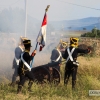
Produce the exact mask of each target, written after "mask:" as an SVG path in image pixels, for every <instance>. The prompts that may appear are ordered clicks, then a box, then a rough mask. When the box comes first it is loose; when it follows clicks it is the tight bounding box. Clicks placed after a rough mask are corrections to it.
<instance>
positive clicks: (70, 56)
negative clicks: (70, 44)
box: [66, 48, 75, 62]
mask: <svg viewBox="0 0 100 100" xmlns="http://www.w3.org/2000/svg"><path fill="white" fill-rule="evenodd" d="M74 50H75V48H73V49H72V50H71V52H70V51H69V48H67V52H68V55H69V56H68V58H67V60H66V62H67V61H68V60H69V59H70V60H71V61H73V58H72V53H73V52H74Z"/></svg>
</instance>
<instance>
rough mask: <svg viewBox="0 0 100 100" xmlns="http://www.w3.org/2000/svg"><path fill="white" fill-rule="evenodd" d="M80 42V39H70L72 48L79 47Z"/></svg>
mask: <svg viewBox="0 0 100 100" xmlns="http://www.w3.org/2000/svg"><path fill="white" fill-rule="evenodd" d="M78 41H79V39H78V38H75V37H71V38H70V44H71V45H72V46H78Z"/></svg>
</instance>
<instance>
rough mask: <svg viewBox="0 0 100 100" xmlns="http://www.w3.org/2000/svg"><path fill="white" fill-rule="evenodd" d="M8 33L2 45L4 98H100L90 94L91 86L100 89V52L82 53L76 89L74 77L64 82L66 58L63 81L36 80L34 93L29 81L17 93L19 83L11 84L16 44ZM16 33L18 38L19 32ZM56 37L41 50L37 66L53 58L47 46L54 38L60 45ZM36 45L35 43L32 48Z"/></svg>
mask: <svg viewBox="0 0 100 100" xmlns="http://www.w3.org/2000/svg"><path fill="white" fill-rule="evenodd" d="M76 33H78V32H76ZM80 33H81V32H79V34H77V35H76V34H74V33H73V32H72V33H71V34H69V35H70V36H75V35H76V36H80ZM66 34H67V33H66ZM3 36H4V35H3ZM67 36H68V34H67ZM4 37H5V38H4ZM4 37H3V38H0V41H1V42H2V43H1V45H0V100H100V96H89V90H100V56H93V57H90V56H89V55H85V56H79V57H78V61H79V62H80V66H79V67H78V72H77V84H76V90H75V91H72V89H71V78H70V80H69V83H68V86H64V84H63V77H64V68H65V63H64V62H63V63H62V65H61V72H60V74H61V81H60V84H59V85H58V86H54V85H53V84H44V85H40V84H36V83H34V84H33V86H32V90H33V92H31V93H30V92H28V91H27V82H26V83H25V85H24V88H23V91H22V94H16V91H17V85H16V86H15V87H14V88H13V87H10V86H8V84H9V83H10V82H11V77H12V74H13V69H12V60H13V58H14V49H15V44H14V43H13V42H12V40H11V38H10V36H9V38H10V39H8V37H7V36H4ZM13 37H14V38H15V36H13ZM17 40H18V37H17ZM13 41H14V40H13ZM34 41H35V40H34ZM55 41H56V40H55ZM55 41H51V40H50V39H49V40H48V42H47V43H48V44H47V45H46V47H45V48H44V49H43V51H42V52H38V51H37V54H36V57H35V58H34V63H33V67H36V66H38V65H42V64H47V63H48V62H50V54H51V50H49V49H47V47H48V45H49V44H50V43H52V42H54V44H53V46H56V45H55V44H57V43H58V41H56V42H57V43H55ZM51 46H52V45H51ZM34 48H35V47H34V46H33V48H32V50H33V49H34ZM46 49H47V51H46Z"/></svg>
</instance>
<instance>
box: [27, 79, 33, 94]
mask: <svg viewBox="0 0 100 100" xmlns="http://www.w3.org/2000/svg"><path fill="white" fill-rule="evenodd" d="M32 84H33V81H29V83H28V86H29V87H28V91H29V92H32V90H31V87H32Z"/></svg>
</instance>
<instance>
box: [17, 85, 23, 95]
mask: <svg viewBox="0 0 100 100" xmlns="http://www.w3.org/2000/svg"><path fill="white" fill-rule="evenodd" d="M21 92H22V86H21V85H18V89H17V94H21Z"/></svg>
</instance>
